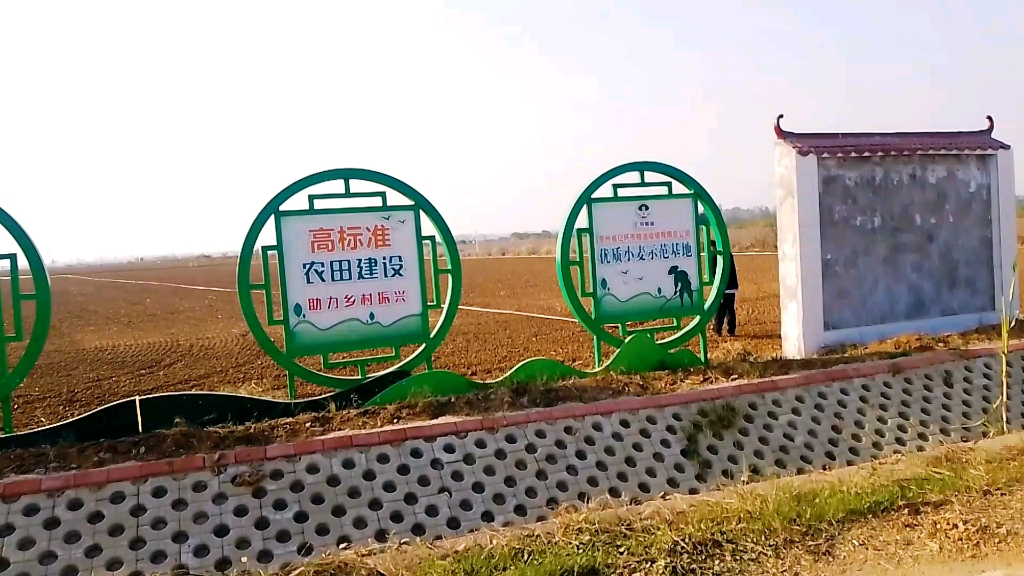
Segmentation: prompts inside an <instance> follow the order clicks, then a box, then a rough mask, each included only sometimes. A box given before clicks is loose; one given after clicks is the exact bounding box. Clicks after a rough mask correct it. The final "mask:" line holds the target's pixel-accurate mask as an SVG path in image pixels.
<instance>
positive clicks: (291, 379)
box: [288, 371, 295, 400]
mask: <svg viewBox="0 0 1024 576" xmlns="http://www.w3.org/2000/svg"><path fill="white" fill-rule="evenodd" d="M288 399H289V400H295V375H294V374H292V373H291V372H290V371H289V372H288Z"/></svg>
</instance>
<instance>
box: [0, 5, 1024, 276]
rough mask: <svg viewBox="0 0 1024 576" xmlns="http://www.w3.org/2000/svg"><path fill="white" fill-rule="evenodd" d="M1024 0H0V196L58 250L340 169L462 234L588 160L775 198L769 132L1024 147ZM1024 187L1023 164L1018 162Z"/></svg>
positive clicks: (194, 228)
mask: <svg viewBox="0 0 1024 576" xmlns="http://www.w3.org/2000/svg"><path fill="white" fill-rule="evenodd" d="M1022 28H1024V3H1022V2H1020V1H1019V0H1006V1H999V0H991V1H989V0H974V1H971V0H964V1H963V2H938V1H936V0H922V1H911V0H897V1H893V0H889V1H886V2H881V1H870V0H858V1H857V2H822V1H821V0H814V1H806V2H797V1H790V2H782V1H777V2H772V1H769V0H758V1H751V2H735V1H725V0H723V1H718V2H700V3H698V2H687V1H680V0H675V1H669V0H662V1H644V0H629V1H621V2H612V1H609V0H577V1H559V0H536V1H533V0H522V1H498V0H476V1H468V0H467V1H463V2H443V3H442V2H432V1H429V0H410V1H408V2H387V1H382V0H376V1H359V2H356V1H335V2H298V1H296V2H275V3H270V2H254V1H246V2H227V1H216V2H208V1H207V2H190V1H183V0H179V1H177V2H163V3H158V2H137V1H136V2H104V1H99V0H94V1H91V2H4V3H2V4H0V206H2V207H3V208H4V209H6V210H7V211H9V212H11V213H12V214H13V215H14V216H15V217H16V218H18V219H19V220H20V221H21V223H22V225H23V226H24V227H25V228H27V229H28V230H29V232H30V234H31V235H32V236H33V238H34V239H35V241H36V243H37V244H38V246H39V248H40V249H41V251H42V252H43V253H44V256H45V257H46V258H55V259H57V260H66V259H72V258H92V257H99V256H118V255H131V254H151V253H167V252H174V251H198V250H237V249H238V248H239V247H240V245H241V242H242V239H243V236H244V234H245V231H246V229H247V228H248V226H249V223H250V222H251V220H252V218H253V217H254V216H255V215H256V213H257V212H258V210H259V208H260V207H261V206H262V205H263V204H264V203H265V202H266V201H267V200H268V199H269V198H270V197H271V196H272V195H273V194H275V193H276V192H278V191H279V190H280V189H281V188H283V187H285V186H286V185H288V184H289V183H291V182H293V181H294V180H297V179H298V178H300V177H302V176H305V175H307V174H309V173H312V172H318V171H321V170H324V169H328V168H340V167H362V168H371V169H375V170H380V171H383V172H387V173H390V174H392V175H394V176H396V177H398V178H400V179H402V180H405V181H406V182H408V183H409V184H411V185H412V186H414V187H416V188H417V189H418V190H420V191H421V192H422V193H424V194H425V195H426V196H427V197H428V198H430V199H431V200H432V201H433V202H434V204H435V205H436V206H437V207H438V208H439V209H440V210H441V212H442V213H443V214H444V215H445V217H446V219H447V220H448V222H449V224H450V225H451V227H452V228H453V230H454V231H455V232H456V233H472V232H473V231H474V230H480V231H481V232H500V231H512V230H523V229H541V228H556V227H559V226H560V220H561V217H562V214H563V213H564V211H565V210H566V209H567V208H568V206H569V205H570V204H571V202H572V200H573V199H574V198H575V196H576V195H577V194H579V192H580V191H581V190H582V189H583V188H584V187H585V186H586V185H587V184H588V183H589V182H590V181H591V180H592V179H593V178H595V177H596V176H597V175H599V174H600V173H601V172H603V171H604V170H606V169H608V168H611V167H612V166H615V165H617V164H621V163H624V162H628V161H633V160H659V161H663V162H668V163H670V164H674V165H676V166H677V167H679V168H682V169H683V170H686V171H687V172H689V173H690V174H691V175H693V176H694V177H695V178H697V179H698V180H699V181H701V182H702V183H703V184H704V186H705V187H706V188H707V189H708V190H709V191H710V192H711V193H712V194H713V195H714V196H715V197H716V198H717V199H718V201H719V203H720V204H722V205H723V206H734V205H741V206H750V205H755V204H768V205H774V190H773V187H772V182H773V174H772V169H773V155H772V154H773V153H772V146H773V139H774V135H773V133H772V122H773V120H774V118H775V115H776V114H778V113H780V112H781V113H785V114H786V119H785V121H784V126H786V127H787V128H789V129H792V130H797V131H818V130H821V131H830V130H846V131H859V130H885V131H890V130H928V129H936V130H942V129H952V130H961V129H964V130H966V129H979V128H983V127H984V126H985V120H984V117H985V115H986V114H992V115H993V116H994V117H995V119H996V132H995V135H996V137H997V138H1000V139H1002V140H1004V141H1006V142H1009V143H1010V144H1011V145H1012V144H1021V143H1024V90H1022V84H1024V82H1022V78H1024V65H1022V62H1024V34H1022V33H1021V29H1022ZM1017 175H1018V177H1017V182H1018V184H1017V190H1018V192H1022V193H1024V184H1022V180H1024V169H1020V168H1018V170H1017Z"/></svg>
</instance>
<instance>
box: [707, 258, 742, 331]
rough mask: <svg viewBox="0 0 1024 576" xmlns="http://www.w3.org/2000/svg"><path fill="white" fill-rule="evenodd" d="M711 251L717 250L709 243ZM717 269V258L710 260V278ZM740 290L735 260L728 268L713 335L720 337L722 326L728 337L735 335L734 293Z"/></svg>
mask: <svg viewBox="0 0 1024 576" xmlns="http://www.w3.org/2000/svg"><path fill="white" fill-rule="evenodd" d="M711 249H712V250H717V249H718V245H717V244H715V242H714V241H712V242H711ZM717 267H718V258H717V257H712V258H711V277H712V278H714V277H715V272H716V271H717ZM739 289H740V281H739V279H738V278H737V277H736V259H735V258H733V259H732V267H731V268H729V279H728V280H727V281H726V282H725V294H724V295H723V296H722V303H721V304H719V306H718V311H717V312H716V313H715V334H717V335H719V336H721V335H722V324H725V325H726V326H727V329H728V333H729V336H735V335H736V292H737V291H739Z"/></svg>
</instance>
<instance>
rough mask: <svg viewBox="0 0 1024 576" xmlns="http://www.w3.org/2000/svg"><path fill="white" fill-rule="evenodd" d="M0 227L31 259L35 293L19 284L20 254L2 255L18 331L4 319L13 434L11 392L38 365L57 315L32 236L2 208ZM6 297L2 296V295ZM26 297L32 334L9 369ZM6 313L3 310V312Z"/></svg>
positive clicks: (6, 418)
mask: <svg viewBox="0 0 1024 576" xmlns="http://www.w3.org/2000/svg"><path fill="white" fill-rule="evenodd" d="M0 227H3V229H4V230H6V231H7V233H8V234H10V236H11V238H13V239H14V242H15V244H17V246H18V249H19V250H21V252H22V254H24V255H25V259H26V260H28V266H29V270H30V272H31V274H32V293H30V294H23V293H21V292H20V286H19V278H20V274H19V269H20V267H19V266H18V260H17V254H0V259H5V260H8V261H9V262H10V264H11V266H10V268H11V280H10V285H11V300H12V310H13V311H14V318H13V320H14V334H13V336H12V335H8V334H7V330H6V328H5V327H3V326H4V323H3V322H0V354H3V355H4V359H3V360H2V361H0V408H2V411H3V428H4V433H6V434H10V433H11V432H13V431H14V423H13V414H12V408H11V394H13V393H14V390H15V389H17V388H18V386H20V385H21V384H22V382H24V381H25V378H27V377H28V375H29V373H30V372H32V369H33V368H35V365H36V363H37V362H39V357H40V356H41V355H42V353H43V348H45V347H46V339H47V337H48V336H49V334H50V321H51V319H52V318H53V300H52V297H51V291H50V274H49V272H47V270H46V265H45V264H44V263H43V259H42V257H40V255H39V250H38V249H37V248H36V245H35V244H34V243H33V242H32V239H31V238H29V236H28V234H27V233H26V232H25V230H24V229H23V228H22V227H21V225H19V224H18V222H17V221H16V220H15V219H14V217H13V216H11V215H10V214H8V213H7V212H6V211H4V209H3V208H0ZM0 297H2V295H0ZM25 300H32V301H34V302H35V316H34V318H33V320H32V331H31V332H30V334H29V338H28V343H27V344H26V345H25V351H24V352H23V353H22V355H21V357H20V358H19V359H18V362H17V363H16V364H15V365H14V367H13V368H11V370H10V372H8V371H7V360H6V354H7V344H9V343H11V342H21V341H22V340H23V338H24V334H23V332H22V316H21V303H22V302H24V301H25ZM0 314H2V312H0Z"/></svg>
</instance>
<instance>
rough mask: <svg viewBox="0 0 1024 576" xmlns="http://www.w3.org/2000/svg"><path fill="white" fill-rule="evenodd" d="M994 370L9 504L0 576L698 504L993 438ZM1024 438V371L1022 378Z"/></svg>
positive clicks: (753, 397)
mask: <svg viewBox="0 0 1024 576" xmlns="http://www.w3.org/2000/svg"><path fill="white" fill-rule="evenodd" d="M992 354H993V350H991V349H987V350H976V351H966V352H959V353H956V355H954V354H953V353H934V354H929V355H925V356H921V357H911V358H904V359H900V360H895V361H888V362H876V363H870V364H862V365H853V366H848V367H842V368H838V369H834V370H826V371H820V372H812V373H805V374H799V375H795V376H790V377H785V378H777V379H770V380H763V381H757V382H744V383H739V384H733V385H729V386H721V387H714V388H709V389H702V390H696V391H692V392H685V393H680V394H670V395H664V396H654V397H646V398H624V399H618V400H613V401H605V402H597V403H594V404H587V405H571V406H559V407H556V408H552V409H546V410H537V411H532V412H526V413H518V414H507V415H501V416H495V417H486V418H477V419H470V420H460V421H454V422H443V423H430V424H426V425H415V426H406V427H400V428H391V429H382V430H378V431H372V432H363V433H357V434H349V435H341V436H331V437H326V438H320V439H314V440H305V441H300V442H297V443H294V444H286V445H277V446H269V447H258V448H241V449H237V450H235V451H233V452H227V453H219V454H212V455H195V456H189V457H184V458H178V459H173V460H162V461H158V462H145V463H131V464H127V465H120V466H113V467H109V468H104V469H99V470H90V471H83V472H77V473H70V474H58V475H49V476H42V477H39V476H35V477H18V478H12V479H9V480H7V481H5V482H4V483H3V484H0V496H2V505H0V546H2V548H0V575H3V576H7V575H19V576H20V575H39V576H42V575H56V576H73V575H76V574H87V573H96V574H119V575H120V574H124V575H129V574H132V575H135V574H150V573H155V572H169V571H171V570H172V569H174V568H176V567H180V568H187V569H189V570H190V571H192V572H200V571H209V572H217V571H219V572H224V571H230V570H239V569H243V568H249V569H262V570H273V569H281V568H283V567H285V566H287V565H291V564H294V563H296V562H300V561H302V560H304V559H308V558H314V557H316V556H319V555H322V554H324V553H326V552H329V551H331V550H334V549H337V548H338V546H339V545H345V544H351V545H361V544H366V543H373V542H379V543H384V542H397V541H400V540H403V539H427V540H430V539H434V538H442V537H452V536H457V535H461V534H466V533H468V532H471V531H473V530H476V529H479V528H483V527H485V526H491V527H493V526H499V527H500V526H513V525H521V524H528V523H532V522H538V521H542V520H545V519H547V518H549V517H550V516H551V514H552V511H553V510H554V509H556V508H557V507H559V506H563V505H582V504H584V503H586V502H590V501H593V500H596V499H598V498H606V497H611V498H623V499H629V500H635V501H643V500H647V499H651V498H655V497H657V496H658V495H659V494H662V493H684V494H686V493H689V494H697V493H700V492H703V491H706V490H711V489H714V488H717V487H720V486H723V485H728V484H730V483H733V482H737V481H739V480H741V479H752V478H758V477H768V476H775V475H786V474H793V473H802V472H808V471H811V470H821V469H826V468H836V467H841V466H848V465H853V464H858V463H861V462H865V461H868V460H871V459H874V458H878V457H881V456H884V455H888V454H893V453H896V452H908V451H915V450H924V449H926V448H927V447H928V446H931V445H936V444H940V443H945V442H956V441H966V440H973V439H977V438H980V437H981V436H982V435H983V433H984V429H985V427H984V425H983V424H980V423H981V422H983V421H984V420H985V418H986V414H987V413H988V412H989V411H990V410H991V407H992V405H993V404H994V403H995V402H996V399H997V398H998V397H999V388H1000V378H999V371H1000V360H999V358H998V356H993V355H992ZM1008 366H1009V369H1008V373H1009V375H1010V402H1009V406H1010V415H1011V418H1012V424H1013V426H1014V428H1016V429H1019V428H1021V423H1022V422H1024V386H1022V384H1024V357H1022V353H1021V352H1014V353H1013V354H1012V355H1011V357H1010V359H1009V364H1008Z"/></svg>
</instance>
